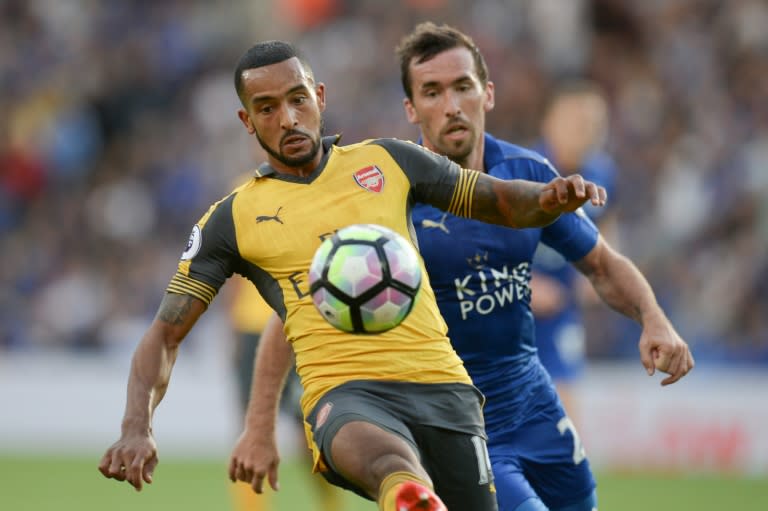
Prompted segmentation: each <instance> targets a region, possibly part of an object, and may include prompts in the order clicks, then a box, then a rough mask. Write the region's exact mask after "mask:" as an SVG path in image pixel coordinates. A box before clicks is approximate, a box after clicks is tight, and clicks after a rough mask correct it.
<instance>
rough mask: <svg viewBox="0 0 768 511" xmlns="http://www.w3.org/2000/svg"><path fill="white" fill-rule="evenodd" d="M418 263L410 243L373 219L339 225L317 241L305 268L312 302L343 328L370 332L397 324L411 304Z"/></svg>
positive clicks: (416, 285)
mask: <svg viewBox="0 0 768 511" xmlns="http://www.w3.org/2000/svg"><path fill="white" fill-rule="evenodd" d="M420 286H421V265H420V263H419V256H418V254H417V253H416V249H414V248H413V245H412V244H411V243H409V242H408V241H406V239H405V238H403V237H402V236H400V235H399V234H398V233H396V232H395V231H392V230H390V229H387V228H386V227H382V226H380V225H375V224H355V225H350V226H347V227H344V228H343V229H340V230H339V231H337V232H336V233H335V234H334V235H333V236H331V237H330V238H326V239H325V241H323V242H322V243H321V244H320V247H318V249H317V251H316V252H315V256H314V257H313V258H312V265H311V266H310V269H309V291H310V293H311V295H312V300H313V301H314V303H315V307H317V310H318V311H320V314H321V315H322V316H323V317H324V318H325V319H326V320H327V321H328V322H329V323H330V324H331V325H333V326H335V327H336V328H338V329H339V330H343V331H345V332H352V333H357V334H372V333H377V332H384V331H386V330H389V329H391V328H394V327H396V326H397V325H399V324H400V323H401V322H402V321H403V320H404V319H405V318H406V316H408V314H409V313H410V312H411V309H412V308H413V304H414V301H415V300H416V295H417V294H418V292H419V288H420Z"/></svg>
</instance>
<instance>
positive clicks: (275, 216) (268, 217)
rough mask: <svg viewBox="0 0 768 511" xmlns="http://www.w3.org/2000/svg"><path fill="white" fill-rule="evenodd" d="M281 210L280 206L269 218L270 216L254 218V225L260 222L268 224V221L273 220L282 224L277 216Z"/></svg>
mask: <svg viewBox="0 0 768 511" xmlns="http://www.w3.org/2000/svg"><path fill="white" fill-rule="evenodd" d="M281 209H283V207H282V206H280V207H279V208H277V211H275V214H274V215H272V216H270V215H259V216H257V217H256V223H257V224H260V223H261V222H268V221H269V220H274V221H275V222H277V223H280V224H282V223H283V221H282V220H280V216H279V215H280V210H281Z"/></svg>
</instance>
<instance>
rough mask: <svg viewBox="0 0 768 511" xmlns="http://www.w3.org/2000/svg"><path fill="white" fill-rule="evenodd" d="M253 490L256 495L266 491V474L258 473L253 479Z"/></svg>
mask: <svg viewBox="0 0 768 511" xmlns="http://www.w3.org/2000/svg"><path fill="white" fill-rule="evenodd" d="M251 488H253V491H255V492H256V493H262V492H263V491H264V474H259V473H256V474H254V475H253V478H252V479H251Z"/></svg>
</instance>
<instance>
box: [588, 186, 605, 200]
mask: <svg viewBox="0 0 768 511" xmlns="http://www.w3.org/2000/svg"><path fill="white" fill-rule="evenodd" d="M586 187H587V190H586V196H587V199H589V200H590V201H591V202H592V205H594V206H603V205H604V204H605V188H603V187H602V186H597V185H596V184H595V183H592V182H588V183H587V184H586Z"/></svg>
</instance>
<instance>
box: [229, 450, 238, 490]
mask: <svg viewBox="0 0 768 511" xmlns="http://www.w3.org/2000/svg"><path fill="white" fill-rule="evenodd" d="M237 465H238V461H237V458H235V457H234V456H232V457H231V458H230V459H229V480H230V481H232V482H233V483H234V482H236V481H237Z"/></svg>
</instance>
